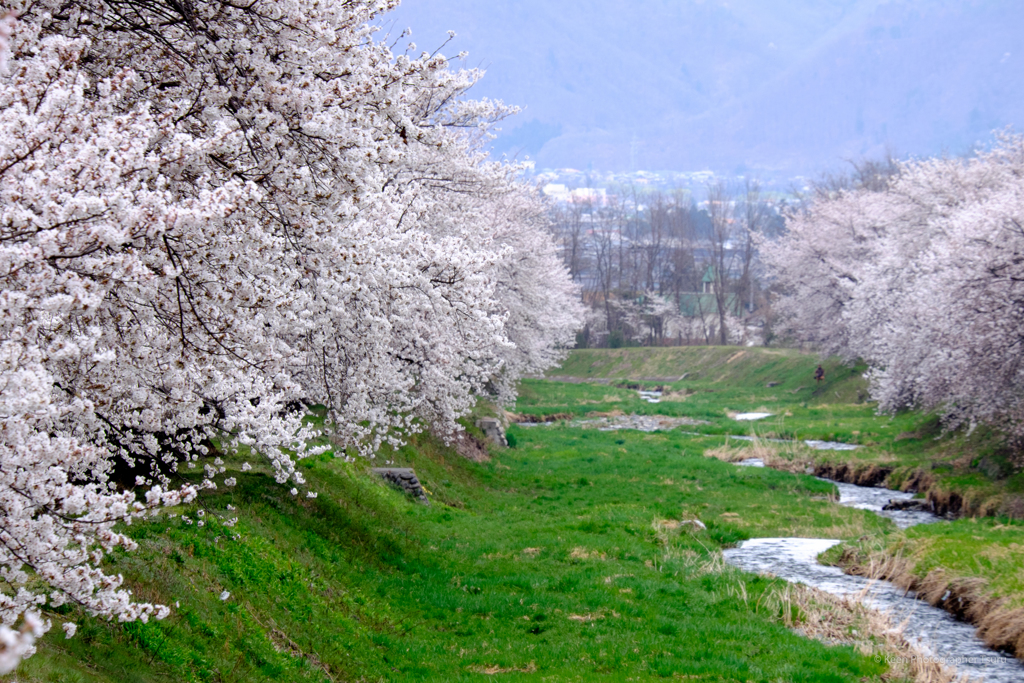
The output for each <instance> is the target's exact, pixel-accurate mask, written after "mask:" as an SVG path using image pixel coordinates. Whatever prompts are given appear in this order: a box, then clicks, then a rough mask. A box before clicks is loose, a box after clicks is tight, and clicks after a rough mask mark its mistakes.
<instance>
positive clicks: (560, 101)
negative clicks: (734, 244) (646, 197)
mask: <svg viewBox="0 0 1024 683" xmlns="http://www.w3.org/2000/svg"><path fill="white" fill-rule="evenodd" d="M381 24H382V26H384V27H385V29H386V30H387V31H389V32H390V33H391V35H392V36H397V35H398V34H399V33H400V31H401V29H403V28H405V27H407V26H408V27H411V28H412V30H413V34H412V39H413V40H414V41H415V42H416V43H417V49H418V50H428V51H433V50H434V49H436V48H437V47H438V46H441V45H442V44H443V43H444V41H445V40H446V39H447V36H446V34H445V31H447V30H449V29H451V30H454V31H455V32H456V34H457V35H456V37H455V39H453V40H452V41H450V42H449V43H448V44H446V45H444V46H443V47H442V48H441V51H442V52H443V53H444V54H447V55H454V54H456V53H458V52H460V51H463V50H465V51H467V52H468V53H469V57H468V58H467V59H466V60H465V66H467V67H481V68H483V69H486V72H487V73H486V76H485V77H484V79H483V80H482V81H481V82H480V83H479V84H478V85H477V86H476V87H475V88H474V91H473V94H474V95H475V96H477V97H491V98H495V99H501V100H503V101H505V102H507V103H510V104H516V105H519V106H521V107H522V108H523V111H522V112H521V113H520V114H519V115H518V116H517V117H514V118H513V119H511V120H509V121H506V122H504V125H503V131H502V133H501V135H500V136H499V138H498V139H497V140H496V141H495V143H494V151H495V153H497V154H500V153H507V154H509V155H510V156H512V155H518V156H519V157H520V158H522V157H523V156H525V155H529V156H530V157H531V158H533V159H534V160H535V161H536V162H537V165H538V167H576V168H582V167H586V166H588V165H593V166H594V167H597V168H602V169H607V170H628V169H630V168H647V169H666V170H667V169H673V170H695V169H699V168H705V167H706V168H712V169H714V170H719V171H739V172H746V171H750V172H758V171H761V172H764V171H779V172H787V173H805V174H812V173H815V172H818V171H820V170H824V169H826V168H831V167H835V166H837V165H840V164H842V163H843V161H844V160H849V159H856V158H860V157H862V156H865V155H868V156H877V155H879V154H881V153H884V152H885V151H886V150H890V151H893V152H894V153H896V154H898V155H932V154H938V153H943V152H945V153H954V154H956V153H962V152H966V151H969V150H970V149H971V148H972V147H973V146H975V144H976V143H978V142H986V141H990V140H991V139H992V131H993V130H994V129H1001V128H1004V127H1006V126H1010V125H1017V126H1018V127H1020V128H1024V89H1022V88H1021V87H1020V85H1021V83H1022V67H1024V3H1020V2H1016V1H1013V0H1002V1H1000V0H892V1H890V2H884V1H882V0H827V1H823V0H775V1H773V2H764V1H763V0H730V1H728V2H725V1H722V0H632V1H631V2H629V3H625V2H621V1H618V0H590V1H587V0H562V1H560V2H542V1H541V0H511V1H509V2H493V1H491V2H487V1H485V0H407V2H406V4H403V5H402V6H401V7H399V8H398V9H397V10H396V11H394V12H392V13H390V14H387V15H384V16H383V17H381ZM402 42H403V43H404V42H405V41H404V40H403V41H402Z"/></svg>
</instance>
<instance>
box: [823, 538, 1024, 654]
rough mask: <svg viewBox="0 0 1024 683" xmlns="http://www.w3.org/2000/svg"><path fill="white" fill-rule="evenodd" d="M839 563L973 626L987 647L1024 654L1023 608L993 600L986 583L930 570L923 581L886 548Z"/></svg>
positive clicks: (847, 555)
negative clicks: (900, 589) (906, 591)
mask: <svg viewBox="0 0 1024 683" xmlns="http://www.w3.org/2000/svg"><path fill="white" fill-rule="evenodd" d="M839 564H840V565H841V566H842V567H843V568H844V571H846V572H848V573H850V574H856V575H858V576H864V577H867V578H870V579H882V580H885V581H890V582H892V583H893V584H895V585H897V586H899V587H900V588H903V589H904V590H910V591H914V592H915V593H916V594H917V597H918V598H919V599H921V600H924V601H926V602H927V603H928V604H930V605H932V606H934V607H941V608H942V609H944V610H946V611H947V612H949V613H950V614H952V615H953V616H955V617H956V618H958V619H960V620H962V621H966V622H967V623H969V624H973V625H974V626H976V627H977V629H978V637H980V638H981V639H982V640H983V641H984V642H985V644H986V645H988V646H989V647H991V648H993V649H996V650H1005V651H1008V652H1012V653H1013V654H1014V655H1015V656H1016V657H1017V658H1018V659H1020V658H1022V655H1024V608H1022V607H1008V606H1007V605H1006V600H1004V599H1000V598H993V597H992V595H991V591H990V590H989V587H988V583H987V582H986V581H985V580H984V579H982V578H978V577H950V576H948V575H947V573H946V572H945V571H944V570H943V569H941V568H937V569H933V570H932V571H930V572H928V573H927V574H926V575H925V576H924V577H923V578H922V577H919V576H918V575H916V574H915V573H914V567H915V564H916V562H915V558H913V557H909V558H908V557H904V556H903V554H902V552H900V551H898V550H897V551H896V552H891V551H888V550H886V549H885V548H882V549H879V550H875V551H872V552H868V553H858V552H856V551H854V550H852V549H846V550H844V551H843V554H842V556H841V557H840V559H839Z"/></svg>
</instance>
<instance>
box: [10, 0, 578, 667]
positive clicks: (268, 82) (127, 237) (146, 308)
mask: <svg viewBox="0 0 1024 683" xmlns="http://www.w3.org/2000/svg"><path fill="white" fill-rule="evenodd" d="M392 5H393V3H387V2H372V1H369V0H356V1H354V2H348V3H336V4H328V3H321V2H317V1H316V0H283V1H278V2H270V1H265V2H263V1H260V0H257V1H256V2H250V3H246V4H244V5H237V4H234V3H230V2H226V1H224V2H209V3H193V2H182V3H166V4H165V3H151V2H143V1H142V0H86V1H85V2H64V1H63V0H36V1H33V2H27V1H21V2H14V3H13V4H12V11H13V16H16V17H17V20H16V21H15V20H10V19H5V20H4V22H3V23H2V28H3V30H2V31H0V64H2V66H3V68H4V69H5V70H4V72H3V75H2V76H0V79H2V80H3V87H2V88H0V278H2V279H3V289H2V292H0V301H2V303H3V305H2V307H0V314H2V315H0V410H2V413H0V414H2V415H3V416H4V422H3V430H4V431H3V439H2V440H0V511H2V512H0V514H2V519H3V524H2V529H0V573H2V574H3V577H4V579H5V583H6V585H7V586H10V587H13V591H14V592H13V593H11V592H6V591H0V620H2V621H3V624H4V626H3V627H2V628H0V641H2V642H3V644H4V645H5V647H6V649H5V650H4V652H3V657H4V658H5V659H3V662H0V664H2V665H3V666H7V665H8V663H9V664H10V666H13V665H14V664H15V663H16V662H17V661H18V660H19V659H20V658H21V657H23V656H26V655H27V654H30V653H31V649H32V640H33V639H34V638H35V637H37V636H38V635H39V634H40V633H42V632H43V631H45V630H46V629H47V628H48V627H49V624H48V623H46V622H45V621H44V620H42V619H40V618H39V616H38V611H39V610H40V609H41V607H42V606H44V605H46V604H50V605H56V604H60V603H62V602H66V601H69V600H70V601H73V602H76V603H78V604H80V605H82V606H83V607H84V608H85V609H86V610H87V611H90V612H92V613H93V614H98V615H103V616H106V617H115V618H118V619H122V620H133V619H143V620H145V619H147V618H149V617H151V616H152V617H158V618H159V617H162V616H164V615H165V614H167V608H165V607H162V606H159V605H149V604H144V603H137V602H132V600H131V597H130V594H129V592H128V591H127V590H126V589H124V588H122V585H121V584H122V580H121V577H119V576H111V575H108V574H106V573H104V571H103V570H102V568H101V563H102V559H103V555H104V553H105V552H106V551H109V550H110V549H112V548H114V547H125V548H131V547H132V546H133V543H132V542H131V539H130V538H129V536H127V535H126V534H124V533H122V532H119V531H115V529H114V525H115V524H116V523H117V522H130V521H131V519H132V518H133V517H138V516H141V515H145V514H148V513H149V512H150V511H152V510H154V509H155V508H156V507H159V506H163V505H173V504H177V503H180V502H183V501H189V500H191V499H192V498H193V497H194V496H195V495H196V491H197V488H201V487H204V486H205V487H213V486H216V484H215V482H214V480H215V478H216V477H217V475H219V474H220V472H221V471H222V469H220V468H219V467H218V466H217V464H216V463H214V464H213V465H211V464H209V463H208V462H206V463H205V469H204V472H205V476H204V477H203V483H202V484H200V485H199V486H195V485H182V484H181V483H180V481H178V480H176V478H175V474H174V473H175V472H176V471H177V470H178V469H179V467H181V466H185V467H188V466H191V465H193V464H195V463H197V462H198V461H199V460H200V458H202V457H203V456H204V455H206V454H208V453H209V449H210V447H211V446H212V444H213V443H215V442H216V443H217V444H219V445H220V447H227V448H230V447H231V446H232V445H233V444H242V445H246V446H249V447H251V448H252V449H253V450H254V451H256V452H258V453H260V454H262V456H263V457H265V458H267V460H268V462H269V463H270V465H271V466H272V469H273V471H274V473H275V475H276V478H277V480H278V481H279V482H282V483H283V482H287V481H291V482H293V484H294V485H300V486H301V485H302V484H303V480H302V477H301V474H300V473H299V472H297V471H296V469H295V466H294V459H295V458H296V457H303V456H304V454H305V453H306V452H307V450H306V447H305V445H304V444H305V443H306V440H307V438H308V437H309V436H310V432H309V430H308V428H306V427H303V425H302V423H301V420H300V416H299V415H297V414H295V413H294V412H292V411H289V410H287V409H286V408H287V406H289V405H290V404H292V403H293V402H295V401H296V400H305V401H317V402H322V403H324V404H325V405H326V406H327V407H328V410H329V411H330V416H331V422H332V425H333V429H334V430H335V433H336V436H337V440H338V441H339V442H340V443H341V444H342V445H344V446H348V447H351V448H353V449H355V450H357V451H359V452H362V453H364V454H372V452H373V451H374V450H375V449H376V448H377V446H379V444H380V442H381V441H382V440H400V439H401V438H403V435H405V434H408V433H409V432H412V431H416V430H419V429H423V428H431V429H434V430H437V431H439V432H441V433H445V432H450V431H452V430H454V429H457V428H458V425H457V423H456V422H455V420H456V419H457V418H458V417H459V416H461V415H462V414H464V413H465V412H466V411H467V410H468V409H469V408H470V407H471V405H472V403H473V401H474V400H475V397H476V396H478V395H481V394H484V393H491V394H493V395H495V396H497V397H498V398H499V399H501V400H508V399H509V398H510V396H511V391H512V388H513V387H514V384H515V382H516V380H517V379H518V377H519V376H520V375H521V374H522V373H524V372H534V371H539V370H543V369H544V368H545V367H548V366H550V365H551V364H552V363H554V362H556V361H557V359H558V358H559V357H560V353H561V349H563V348H565V347H566V346H568V345H569V344H570V343H571V340H572V336H573V332H574V331H575V328H576V326H577V324H578V319H579V310H578V305H577V304H575V298H576V297H575V291H574V289H573V286H572V284H571V282H570V280H569V278H568V275H567V273H566V271H565V269H564V268H563V267H562V266H561V265H560V264H559V262H558V259H557V258H556V257H555V252H554V247H553V245H552V244H551V241H550V239H549V238H548V237H547V235H546V233H545V230H544V228H545V225H544V222H543V220H542V219H541V215H542V211H541V208H540V204H539V203H538V201H537V199H536V197H535V196H534V195H533V194H532V192H531V191H530V190H529V189H528V188H525V187H523V186H521V185H520V184H519V183H518V182H517V181H516V179H515V173H516V169H514V168H510V167H507V166H504V165H502V164H500V163H496V162H493V161H491V160H489V159H488V158H487V157H486V155H485V154H483V153H482V152H481V151H480V149H481V144H480V143H481V142H482V140H484V139H486V135H487V128H488V126H489V125H490V124H491V123H493V122H494V121H496V120H498V119H500V118H501V117H503V116H505V115H507V114H508V113H510V110H509V109H508V108H506V107H504V106H503V105H500V104H499V103H494V102H486V101H484V102H471V101H468V100H466V99H465V97H464V96H465V93H466V91H467V90H468V89H469V88H470V87H471V86H472V84H473V83H474V82H475V81H476V80H477V79H478V78H479V76H480V74H479V73H477V72H474V71H457V70H452V69H450V68H449V63H448V61H447V60H446V59H445V58H444V57H443V56H441V55H440V54H426V53H424V54H422V55H420V56H419V57H410V56H408V55H407V54H399V55H394V54H393V53H392V52H391V50H390V49H389V48H388V46H387V45H385V44H383V43H380V42H376V41H375V39H374V31H375V29H374V28H372V26H371V22H372V20H373V18H374V17H375V16H376V15H377V14H378V13H380V12H382V11H385V10H387V9H389V8H390V7H391V6H392ZM409 51H410V52H413V51H415V48H414V47H411V49H410V50H409ZM176 482H177V483H176ZM223 483H227V484H230V483H231V482H230V481H228V482H223ZM296 490H297V489H296ZM38 579H42V581H43V582H44V583H45V584H46V585H47V586H49V588H46V589H38V588H30V586H36V585H38V584H37V583H34V580H38ZM19 620H20V623H21V626H20V627H18V623H19ZM16 627H18V629H19V630H15V629H16ZM67 628H68V631H69V635H70V634H72V633H73V631H74V626H73V625H72V624H69V625H67ZM4 629H6V630H4ZM4 662H6V663H4Z"/></svg>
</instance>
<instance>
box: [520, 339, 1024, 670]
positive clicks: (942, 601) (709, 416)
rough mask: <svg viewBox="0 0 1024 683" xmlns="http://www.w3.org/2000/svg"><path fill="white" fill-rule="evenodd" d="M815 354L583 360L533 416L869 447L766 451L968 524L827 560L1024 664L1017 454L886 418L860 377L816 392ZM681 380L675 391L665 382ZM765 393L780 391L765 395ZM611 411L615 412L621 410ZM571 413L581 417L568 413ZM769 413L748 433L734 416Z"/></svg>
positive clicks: (1023, 544)
mask: <svg viewBox="0 0 1024 683" xmlns="http://www.w3.org/2000/svg"><path fill="white" fill-rule="evenodd" d="M818 360H819V359H818V358H817V356H814V355H811V354H805V353H801V352H799V351H795V350H774V349H772V350H766V349H747V350H741V349H734V348H722V347H718V348H672V349H628V350H614V351H612V350H584V351H576V352H574V353H573V354H572V356H571V358H570V359H569V361H568V362H567V363H566V364H565V365H564V366H563V367H562V368H561V369H558V370H556V371H553V373H552V374H553V375H554V374H557V375H559V378H560V379H563V380H569V381H573V382H578V381H583V382H586V383H583V384H568V385H560V386H559V387H558V388H557V389H554V390H547V389H540V390H539V391H537V392H536V395H534V394H533V393H532V392H533V390H534V388H533V387H532V386H530V385H529V384H527V386H526V387H525V388H524V394H523V400H522V401H521V402H520V404H521V405H522V406H524V412H544V411H554V412H561V413H564V414H566V415H569V414H572V415H586V414H587V413H588V412H592V411H598V412H600V411H610V412H615V411H617V410H618V411H624V412H627V413H632V412H636V413H647V414H665V415H674V416H691V417H697V418H700V419H702V420H705V421H706V422H708V424H706V425H700V426H695V427H688V428H687V429H689V430H692V431H695V432H700V433H703V434H740V435H758V436H762V437H766V438H771V437H779V438H785V439H795V440H802V439H819V440H828V441H842V442H846V443H853V444H858V445H860V446H861V448H859V449H858V450H855V451H814V450H811V449H809V448H806V447H802V446H800V445H799V444H798V443H797V444H786V445H776V444H772V443H771V442H767V441H766V442H762V443H759V444H757V445H756V448H757V449H758V450H759V454H762V455H767V456H768V457H769V459H771V460H773V464H774V466H777V467H780V468H783V469H790V470H798V471H802V470H803V469H804V468H805V467H808V466H810V467H814V468H816V469H818V470H819V471H821V467H822V466H826V467H827V468H830V469H831V470H832V471H835V470H836V469H837V468H839V467H841V466H843V465H847V466H848V467H847V469H848V471H854V470H860V471H861V472H862V473H864V474H865V475H882V476H875V477H874V479H884V480H885V482H886V484H887V485H889V486H890V487H893V488H903V489H905V490H906V489H910V488H913V489H917V490H921V491H924V492H927V494H928V497H929V499H930V500H932V501H933V502H934V503H935V504H936V505H937V506H938V507H939V508H940V509H949V510H951V511H953V512H958V513H959V514H961V515H963V516H964V518H963V519H960V520H957V521H955V522H951V523H948V524H941V525H932V526H921V527H915V528H913V529H910V530H908V531H906V532H896V531H893V530H885V531H883V532H882V533H879V534H867V535H865V536H864V537H861V538H860V539H859V540H858V541H856V542H854V543H851V544H848V545H846V546H844V547H839V548H836V549H834V550H833V551H831V552H830V553H829V555H828V557H829V558H830V559H831V560H832V561H834V562H836V563H839V564H843V565H845V566H847V567H848V568H849V569H850V570H852V571H857V572H860V573H864V574H866V575H870V576H873V577H878V578H887V579H890V580H894V581H896V582H897V583H899V584H900V585H903V586H905V587H908V588H913V589H914V590H917V591H918V592H919V593H921V594H922V595H923V596H924V597H925V598H926V599H928V600H929V601H930V602H932V603H933V604H937V605H942V606H944V607H946V608H948V609H950V611H952V612H954V613H957V614H958V615H960V616H962V617H965V618H968V619H969V620H972V621H974V622H975V623H978V624H979V625H980V626H981V633H982V635H983V637H985V638H986V639H987V640H988V641H989V642H990V643H991V644H992V645H994V646H997V647H1000V648H1003V649H1008V650H1011V651H1015V652H1017V653H1018V654H1024V523H1022V521H1021V520H1022V519H1024V496H1022V493H1024V473H1022V472H1021V471H1020V469H1021V468H1020V465H1019V463H1020V456H1019V454H1017V453H1015V452H1014V451H1013V450H1012V449H1011V448H1008V447H1007V446H1006V445H1005V444H1004V443H1003V441H1002V439H1001V438H1000V437H999V435H998V434H996V433H993V432H992V431H989V430H985V429H984V428H979V429H977V430H976V431H975V432H974V433H973V434H971V435H970V436H968V435H966V434H964V433H963V432H955V433H946V432H943V430H942V428H941V424H940V422H939V420H938V419H937V417H936V416H934V415H928V414H922V413H919V412H913V411H907V412H903V413H900V414H897V415H878V414H876V411H875V406H874V405H873V404H871V403H870V402H869V401H867V400H866V398H865V397H866V396H867V385H866V382H865V380H864V379H863V377H862V375H863V371H864V368H863V367H858V366H854V367H848V366H844V365H842V364H840V363H838V362H836V361H831V362H826V363H825V364H824V367H825V370H826V381H825V382H823V383H822V384H821V385H820V386H817V385H816V384H815V382H814V380H813V370H814V368H815V367H816V364H817V362H818ZM668 380H672V381H668ZM658 384H660V385H661V386H662V387H663V388H664V390H665V391H666V392H668V401H667V402H666V403H659V404H649V403H646V402H644V401H641V400H639V397H638V396H637V395H636V393H635V392H633V391H630V390H628V389H623V388H620V387H625V386H654V385H658ZM769 384H771V385H773V386H769ZM612 399H614V400H612ZM570 403H571V405H570ZM747 411H763V412H771V413H773V417H771V418H768V419H766V420H764V421H759V422H750V423H741V422H737V421H735V420H733V419H731V418H730V415H732V414H735V413H738V412H747ZM707 443H708V446H709V448H708V449H707V450H706V452H707V453H709V454H713V455H715V456H716V457H722V458H725V459H739V458H742V457H745V454H747V453H748V451H750V449H751V445H750V444H747V443H744V442H742V441H736V440H733V441H732V442H730V443H729V444H728V445H727V446H724V447H717V448H712V447H710V446H713V443H714V442H713V441H712V440H710V439H708V440H707Z"/></svg>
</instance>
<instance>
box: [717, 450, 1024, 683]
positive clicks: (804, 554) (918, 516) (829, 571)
mask: <svg viewBox="0 0 1024 683" xmlns="http://www.w3.org/2000/svg"><path fill="white" fill-rule="evenodd" d="M737 464H738V465H745V466H748V467H764V463H763V462H761V461H760V460H758V459H756V458H751V459H749V460H745V461H743V462H740V463H737ZM832 483H833V484H835V485H836V487H838V489H839V496H840V497H839V503H840V505H847V506H850V507H855V508H860V509H862V510H872V511H874V512H876V513H877V514H880V515H884V516H886V517H888V518H890V519H892V520H893V521H894V522H895V523H896V525H897V526H899V527H900V528H902V529H905V528H907V527H909V526H913V525H915V524H929V523H933V522H939V521H941V518H939V517H937V516H935V515H933V514H931V513H929V512H921V511H916V510H882V507H883V506H884V505H885V504H886V503H888V502H889V501H890V500H909V499H911V498H913V494H909V493H903V492H900V491H890V490H888V489H881V488H872V487H867V486H854V485H853V484H842V483H839V482H832ZM837 543H840V541H837V540H832V539H822V538H752V539H750V540H748V541H744V542H742V543H741V544H740V545H739V546H737V547H736V548H729V549H727V550H725V551H723V553H722V555H723V556H724V557H725V561H726V562H728V563H729V564H731V565H733V566H734V567H738V568H740V569H743V570H746V571H751V572H767V573H771V574H774V575H775V576H778V577H780V578H783V579H786V580H787V581H793V582H799V583H804V584H807V585H808V586H813V587H815V588H819V589H821V590H824V591H826V592H828V593H832V594H833V595H854V596H859V597H860V599H862V600H863V601H864V602H865V603H866V604H867V605H869V606H870V607H873V608H875V609H879V610H881V611H883V612H886V613H888V615H889V617H890V619H891V621H892V622H893V623H894V624H895V625H897V626H900V627H902V628H903V633H904V636H905V637H907V638H908V639H909V640H911V641H913V642H914V643H916V644H917V645H918V647H919V648H920V649H921V650H922V652H923V655H924V656H927V657H934V658H935V659H937V660H938V661H940V662H942V663H943V664H946V665H947V666H952V667H956V669H957V670H958V671H959V672H960V673H961V674H966V675H968V676H969V677H970V678H971V679H972V680H979V681H986V682H988V683H1011V682H1016V683H1019V682H1020V681H1024V664H1022V663H1021V662H1020V661H1018V660H1017V659H1015V658H1013V657H1011V656H1010V655H1007V654H1003V653H999V652H995V651H993V650H990V649H988V648H987V647H986V646H985V644H984V643H983V642H982V641H981V639H980V638H978V637H977V636H976V635H975V633H974V627H973V626H971V625H970V624H967V623H964V622H962V621H957V620H956V619H955V618H953V617H952V616H951V615H950V614H949V613H947V612H946V611H945V610H943V609H940V608H938V607H932V606H931V605H929V604H928V603H926V602H923V601H921V600H917V599H916V598H915V596H914V593H913V592H905V591H903V590H901V589H899V588H897V587H896V586H894V585H893V584H891V583H888V582H886V581H871V580H869V579H865V578H863V577H860V576H850V575H847V574H844V573H843V572H842V570H841V569H839V568H837V567H826V566H824V565H822V564H819V563H818V560H817V556H818V555H819V554H820V553H822V552H824V551H826V550H828V549H829V548H831V547H832V546H834V545H836V544H837Z"/></svg>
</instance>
